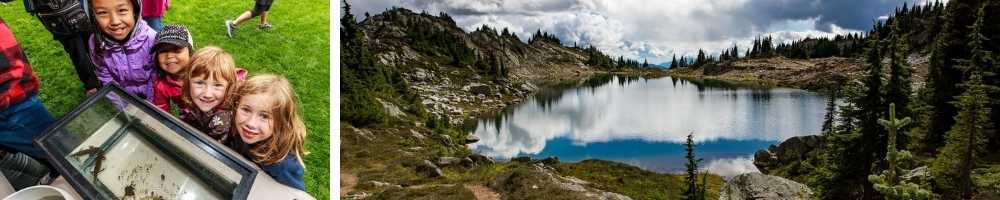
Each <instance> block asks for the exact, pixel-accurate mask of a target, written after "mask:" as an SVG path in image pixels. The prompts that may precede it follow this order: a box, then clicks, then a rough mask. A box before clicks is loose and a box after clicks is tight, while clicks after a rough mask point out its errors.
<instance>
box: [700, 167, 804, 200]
mask: <svg viewBox="0 0 1000 200" xmlns="http://www.w3.org/2000/svg"><path fill="white" fill-rule="evenodd" d="M812 196H813V193H812V190H810V189H809V187H806V185H803V184H801V183H798V182H795V181H792V180H788V179H785V178H781V177H777V176H770V175H765V174H761V173H757V172H751V173H746V174H740V175H737V176H735V177H733V178H732V179H730V180H729V181H728V182H726V185H723V186H722V191H720V192H719V199H720V200H744V199H764V200H768V199H769V200H778V199H782V200H793V199H811V198H812Z"/></svg>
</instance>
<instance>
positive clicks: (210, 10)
mask: <svg viewBox="0 0 1000 200" xmlns="http://www.w3.org/2000/svg"><path fill="white" fill-rule="evenodd" d="M171 3H172V4H171V7H170V10H168V11H167V13H166V17H164V22H165V23H166V24H173V23H178V24H183V25H185V26H187V27H188V28H189V29H190V30H191V33H192V35H193V37H194V43H195V46H196V47H197V48H200V47H204V46H207V45H215V46H219V47H222V48H223V49H225V50H226V51H228V52H229V53H231V54H232V55H233V57H235V59H236V64H237V65H238V66H239V67H242V68H246V69H248V70H249V71H250V74H251V75H254V74H259V73H274V74H281V75H284V76H285V77H287V78H288V79H289V80H290V81H291V82H292V84H293V85H294V86H295V92H296V93H297V95H298V97H299V102H300V104H299V108H300V110H301V111H302V113H301V114H302V117H303V118H304V119H305V123H306V126H308V128H309V132H308V134H309V135H308V138H307V139H306V149H307V150H308V151H309V152H310V154H309V155H307V156H305V157H304V160H305V163H306V177H305V182H306V188H307V189H308V192H309V194H312V195H313V196H314V197H316V198H317V199H329V198H330V194H329V188H330V175H329V172H330V166H329V163H330V162H329V159H330V152H329V149H330V139H329V127H330V126H329V119H330V111H329V110H330V109H329V98H328V97H329V94H330V91H329V86H330V82H329V76H330V67H329V60H328V59H329V48H330V47H329V32H330V29H329V20H330V17H329V6H328V5H329V2H328V1H322V0H294V1H291V0H279V1H276V2H275V3H274V5H273V6H272V7H271V12H270V15H271V16H269V18H268V21H269V22H270V23H271V24H273V25H274V29H273V30H269V31H260V30H257V25H256V24H257V22H258V21H259V19H258V18H254V19H251V20H250V21H248V22H247V23H245V24H243V25H242V26H240V27H239V28H238V29H237V30H238V31H237V34H236V37H235V38H233V39H229V38H226V31H225V27H224V26H223V21H224V20H225V19H232V18H235V17H236V16H237V15H239V14H240V13H242V12H243V11H245V10H248V9H251V8H252V7H253V3H254V2H253V1H250V0H240V1H234V0H226V1H213V0H171ZM0 17H3V19H4V20H6V21H7V23H8V25H9V26H10V28H11V29H12V30H13V31H14V35H15V36H16V37H17V39H18V41H19V42H20V43H21V46H22V47H23V48H24V49H25V53H26V54H27V56H28V59H29V60H30V62H31V63H32V67H33V69H34V70H35V73H36V74H37V75H38V78H39V79H40V80H41V91H40V93H41V99H42V102H43V103H44V104H45V106H47V107H48V108H49V111H50V112H52V114H53V115H54V116H56V117H57V118H58V117H61V116H63V115H64V114H65V113H66V112H69V111H70V110H71V109H73V108H74V107H76V106H77V105H78V104H79V103H80V102H81V101H82V100H83V99H84V97H85V95H84V91H83V89H82V84H81V83H80V81H79V79H78V78H77V76H76V71H74V69H73V66H72V65H71V64H70V60H69V57H68V56H67V55H66V54H65V52H64V51H63V49H62V45H60V44H59V42H58V41H55V40H53V39H52V35H51V34H49V32H48V31H46V30H45V28H44V27H42V25H41V23H40V22H39V21H38V20H37V19H36V18H34V17H33V16H30V15H28V14H27V13H26V12H24V8H23V5H22V4H21V1H19V0H17V1H13V2H11V3H8V4H0Z"/></svg>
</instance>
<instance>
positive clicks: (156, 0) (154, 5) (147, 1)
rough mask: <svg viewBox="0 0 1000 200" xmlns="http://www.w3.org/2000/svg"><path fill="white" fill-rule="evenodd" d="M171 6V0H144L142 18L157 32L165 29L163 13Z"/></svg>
mask: <svg viewBox="0 0 1000 200" xmlns="http://www.w3.org/2000/svg"><path fill="white" fill-rule="evenodd" d="M168 7H170V0H142V8H143V9H142V20H145V21H146V23H147V24H149V27H152V28H153V30H156V32H160V31H162V30H163V13H164V12H166V10H167V8H168Z"/></svg>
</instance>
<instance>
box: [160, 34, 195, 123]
mask: <svg viewBox="0 0 1000 200" xmlns="http://www.w3.org/2000/svg"><path fill="white" fill-rule="evenodd" d="M193 49H194V44H193V40H192V39H191V34H190V33H188V30H187V28H185V27H184V26H181V25H167V26H166V27H164V28H163V31H160V33H157V34H156V45H153V52H156V53H154V56H153V57H155V58H156V67H157V69H160V71H162V72H163V73H162V74H160V76H159V77H157V78H156V81H155V82H154V83H153V105H156V107H160V109H163V111H167V112H170V103H171V102H173V103H174V104H178V105H180V103H181V102H182V100H181V80H182V78H183V77H184V72H186V70H187V69H188V67H189V66H191V54H193V52H194V50H193Z"/></svg>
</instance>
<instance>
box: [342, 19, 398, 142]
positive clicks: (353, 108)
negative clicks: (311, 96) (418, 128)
mask: <svg viewBox="0 0 1000 200" xmlns="http://www.w3.org/2000/svg"><path fill="white" fill-rule="evenodd" d="M343 3H344V7H343V9H344V16H343V17H342V18H341V19H340V23H341V29H340V36H341V49H343V51H342V52H341V57H340V58H341V62H340V70H341V82H340V87H341V91H342V92H341V94H342V98H343V101H341V108H344V110H342V112H341V113H342V116H343V118H344V120H346V121H348V122H349V123H351V124H353V125H355V126H366V125H370V124H377V123H380V122H382V121H383V120H384V117H383V116H384V115H385V114H384V112H383V111H382V107H381V106H379V105H378V103H377V102H376V100H375V99H374V98H373V97H372V94H371V93H373V92H378V91H385V90H388V88H390V86H388V82H387V78H386V77H385V73H384V71H383V69H382V67H380V66H379V65H377V64H376V62H375V60H374V58H373V56H372V54H371V52H369V51H368V48H367V45H366V44H365V43H366V42H365V40H364V38H363V37H361V34H363V33H362V31H361V28H360V27H359V25H358V24H357V22H356V21H355V20H356V19H355V18H354V15H353V14H351V12H350V10H351V5H350V4H348V3H347V1H346V0H344V2H343Z"/></svg>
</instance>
